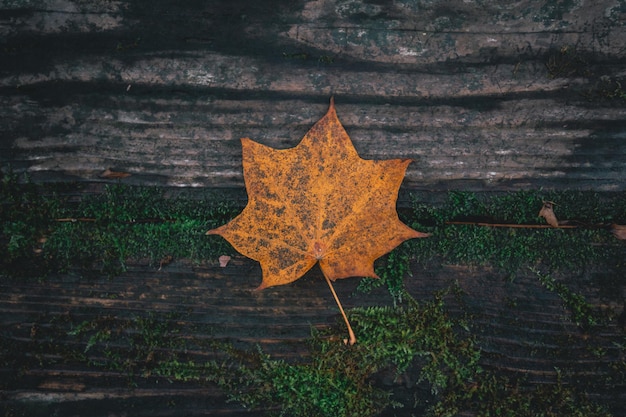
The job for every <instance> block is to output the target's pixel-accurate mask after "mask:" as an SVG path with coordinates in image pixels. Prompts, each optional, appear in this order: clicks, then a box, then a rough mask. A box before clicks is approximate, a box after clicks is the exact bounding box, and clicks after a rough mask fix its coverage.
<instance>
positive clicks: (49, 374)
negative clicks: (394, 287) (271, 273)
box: [0, 257, 626, 417]
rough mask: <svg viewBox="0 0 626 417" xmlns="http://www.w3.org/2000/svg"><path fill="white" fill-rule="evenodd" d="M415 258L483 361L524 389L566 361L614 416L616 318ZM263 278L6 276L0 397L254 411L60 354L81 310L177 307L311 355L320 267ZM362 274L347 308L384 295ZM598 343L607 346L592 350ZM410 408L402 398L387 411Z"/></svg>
mask: <svg viewBox="0 0 626 417" xmlns="http://www.w3.org/2000/svg"><path fill="white" fill-rule="evenodd" d="M412 269H413V277H411V278H407V279H406V285H407V289H408V291H409V292H410V293H411V294H412V295H413V296H414V297H415V298H416V299H417V300H418V301H423V302H427V301H429V300H431V299H432V297H433V293H434V292H435V291H437V290H441V289H444V288H447V287H449V286H450V285H452V284H453V283H454V282H458V284H459V285H460V288H461V289H462V290H463V291H464V295H463V297H462V298H461V299H460V301H459V300H457V299H455V297H452V296H451V297H448V298H446V304H447V308H448V310H449V312H450V314H451V315H452V316H459V317H460V315H461V314H469V315H470V316H471V322H470V323H471V325H472V334H473V335H474V336H476V338H477V342H478V346H479V348H480V349H481V361H480V363H481V366H482V367H484V368H485V369H489V370H493V371H495V372H497V373H498V374H499V375H506V376H509V377H511V378H512V379H515V378H522V380H523V381H524V386H527V387H533V386H537V385H543V384H550V383H555V382H556V379H557V369H560V370H561V373H562V375H563V382H564V383H565V384H567V385H568V386H569V385H570V384H572V385H574V386H576V387H577V388H578V389H581V390H582V389H584V390H585V392H587V393H588V395H589V398H590V399H591V400H594V401H598V402H600V403H602V404H604V405H606V406H608V407H610V409H611V410H612V411H613V412H614V413H615V414H614V415H615V416H624V415H626V409H625V408H624V404H626V386H624V385H623V381H622V382H618V381H614V383H612V384H608V383H607V382H606V379H605V378H606V376H607V375H609V374H610V372H615V370H614V371H611V367H612V366H613V365H616V364H618V363H619V361H620V360H622V361H623V356H622V355H623V348H620V346H622V345H621V344H622V343H623V329H620V328H618V327H616V326H617V324H614V325H612V326H610V327H608V328H604V329H603V330H602V332H600V333H597V332H596V333H594V334H593V335H590V334H588V333H586V332H585V331H583V330H581V328H580V327H578V326H576V325H575V324H574V323H573V322H572V321H571V319H570V312H569V311H568V310H567V309H565V308H564V307H563V303H562V301H561V299H560V298H559V297H558V295H556V294H555V293H553V292H551V291H548V290H547V289H545V288H544V287H542V286H541V284H540V283H539V281H538V279H537V277H536V276H534V275H532V274H519V275H518V276H517V277H516V279H515V280H505V279H503V277H502V275H501V274H499V273H497V272H496V271H492V270H490V269H485V268H468V267H461V266H453V265H450V266H444V267H443V268H440V269H436V270H424V269H423V268H421V267H419V266H417V265H414V266H413V268H412ZM569 279H570V281H569V282H568V285H569V286H570V287H571V288H573V289H576V290H577V291H579V293H580V294H582V295H584V296H585V297H586V299H587V300H588V301H589V302H590V303H591V304H592V305H594V308H599V307H603V308H607V304H606V300H605V299H603V298H602V297H601V294H599V292H598V290H597V289H595V288H594V287H592V286H588V282H587V281H586V280H585V278H582V277H579V278H577V279H576V280H575V281H574V280H573V278H572V277H570V278H569ZM260 281H261V271H260V268H259V267H258V265H257V264H256V263H255V262H253V261H250V260H247V259H245V258H240V257H236V258H235V259H233V260H232V262H231V263H230V264H229V265H228V266H227V267H226V268H220V267H219V266H217V265H216V264H214V263H208V264H205V265H197V264H196V265H194V264H190V263H187V262H183V261H178V262H174V263H172V264H170V265H168V266H166V267H164V268H163V269H161V270H158V269H157V268H156V267H149V266H146V265H135V266H132V267H131V268H130V269H129V271H128V272H126V273H124V274H122V275H120V276H119V277H116V278H107V277H98V276H94V277H92V278H86V277H80V276H78V275H75V274H66V275H57V276H53V277H50V278H49V279H47V280H46V281H43V282H41V281H23V280H22V281H4V282H3V283H2V285H1V286H0V326H1V328H2V332H3V333H2V336H3V343H7V344H10V346H12V348H13V349H11V351H12V352H15V351H16V350H15V346H19V347H21V349H17V352H18V353H17V356H18V357H14V356H13V355H16V354H15V353H12V356H11V357H10V358H5V362H4V364H3V366H2V369H0V372H1V374H2V375H3V381H4V382H3V384H4V385H3V389H2V390H0V395H1V397H0V406H2V407H5V410H13V411H12V412H13V413H14V414H12V415H22V414H20V412H23V410H27V411H28V412H27V413H26V414H25V415H30V416H48V415H80V416H83V415H84V416H90V417H97V416H111V415H120V416H121V415H135V416H154V415H160V416H184V415H207V416H208V415H229V416H239V415H249V411H247V410H245V409H242V408H241V407H240V406H238V405H237V404H236V403H227V402H226V397H225V393H224V392H222V391H220V390H219V389H217V388H216V387H214V386H213V385H210V384H209V385H206V384H202V383H198V382H191V383H186V384H185V383H174V384H172V383H171V382H168V379H167V378H163V377H158V376H156V375H148V376H146V375H135V376H132V377H129V375H128V374H127V373H126V371H125V370H123V369H122V370H120V371H116V370H114V369H108V368H99V367H97V366H88V365H87V363H86V361H85V360H78V359H72V356H71V355H68V353H67V352H69V351H71V349H75V350H77V352H82V351H83V349H84V346H85V343H86V340H85V338H83V339H81V338H80V337H72V336H71V335H70V332H71V331H72V330H73V329H76V326H77V325H78V324H80V323H82V322H83V321H90V322H93V321H95V320H98V319H102V318H106V320H109V321H110V323H109V322H108V323H109V324H108V326H110V327H111V328H115V327H116V322H117V323H118V324H117V326H119V323H120V322H121V321H123V320H125V319H129V318H132V317H148V316H149V315H150V314H160V315H161V317H163V316H164V315H165V314H166V313H177V314H178V316H177V318H175V319H173V320H176V325H177V327H178V328H179V329H180V331H181V333H180V334H179V336H182V337H190V338H191V337H193V338H203V337H212V338H216V339H220V340H230V341H232V342H234V343H235V344H236V345H238V346H242V347H244V346H247V347H248V348H251V349H253V348H254V345H255V344H258V345H259V346H260V347H261V348H262V349H263V350H264V351H265V352H267V353H269V354H271V355H272V357H273V358H275V359H285V360H294V359H296V358H299V357H302V355H306V354H307V348H306V339H307V338H308V337H310V334H311V328H315V327H317V328H324V327H327V326H329V325H331V324H334V323H337V321H338V320H340V317H339V312H338V310H337V307H336V305H335V304H334V301H333V299H332V296H331V294H330V291H329V289H328V287H327V285H326V284H325V282H324V280H323V277H322V275H321V272H320V271H319V269H318V268H317V267H316V268H314V269H313V270H311V272H310V273H308V274H307V275H306V276H305V277H303V278H302V279H300V280H298V281H296V282H294V283H293V284H291V285H287V286H280V287H272V288H269V289H267V290H264V291H262V292H254V291H253V289H254V288H255V287H256V286H257V285H258V283H260ZM357 283H358V279H349V280H339V281H337V282H336V284H335V288H336V290H337V292H338V294H339V297H340V298H341V300H342V302H343V304H344V307H345V308H352V307H355V306H368V305H391V303H392V300H391V297H390V295H389V293H387V291H386V290H385V289H382V288H381V289H378V290H375V291H373V292H372V293H369V294H363V293H361V292H357V291H355V290H356V286H357ZM613 307H615V308H617V307H619V306H613ZM53 328H54V331H53ZM52 334H56V335H57V336H56V337H55V338H52V336H51V335H52ZM59 335H60V336H59ZM63 335H65V336H63ZM357 337H358V335H357ZM51 343H54V345H55V346H51V345H50V344H51ZM106 343H108V342H106V341H100V342H97V344H96V347H94V348H93V350H92V351H90V352H88V355H87V356H88V357H90V358H91V360H93V361H96V362H97V361H98V360H105V359H104V358H102V357H99V356H98V353H97V352H98V345H100V346H102V345H105V344H106ZM111 343H115V337H113V341H112V342H111ZM60 347H61V348H60ZM598 350H602V351H603V352H604V353H603V354H602V355H595V354H594V351H598ZM59 352H66V353H65V354H59ZM186 354H187V355H189V356H188V357H189V358H190V359H192V360H194V361H195V362H196V363H203V362H204V361H206V360H208V359H211V358H214V356H212V354H211V352H210V351H206V350H203V349H199V348H198V349H194V348H191V349H190V350H189V351H188V352H186ZM141 360H146V359H145V357H142V359H141ZM11 363H15V364H17V365H19V366H17V368H16V367H14V366H12V365H11ZM7 364H9V366H7ZM615 375H618V373H617V374H615ZM415 378H416V376H415V375H408V376H407V378H400V379H399V380H398V381H396V382H394V383H392V382H390V381H377V383H385V384H386V388H387V389H390V390H393V391H394V393H395V395H399V396H400V398H402V395H403V392H404V391H403V390H404V389H405V387H404V385H405V384H406V381H414V380H415ZM410 395H413V394H410ZM124 412H126V413H128V414H123V413H124ZM414 412H415V410H413V409H412V408H411V407H410V406H407V408H404V409H400V410H398V411H397V412H396V414H395V415H397V416H411V415H413V413H414Z"/></svg>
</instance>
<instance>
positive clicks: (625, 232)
mask: <svg viewBox="0 0 626 417" xmlns="http://www.w3.org/2000/svg"><path fill="white" fill-rule="evenodd" d="M611 233H613V236H615V237H616V238H617V239H619V240H626V225H623V224H615V223H613V224H612V225H611Z"/></svg>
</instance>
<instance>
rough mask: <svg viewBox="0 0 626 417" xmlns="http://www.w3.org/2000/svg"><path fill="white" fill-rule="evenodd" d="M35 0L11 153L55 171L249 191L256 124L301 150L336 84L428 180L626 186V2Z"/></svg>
mask: <svg viewBox="0 0 626 417" xmlns="http://www.w3.org/2000/svg"><path fill="white" fill-rule="evenodd" d="M18 3H19V2H17V3H15V4H13V3H10V4H5V5H3V6H2V9H0V11H1V12H2V13H0V22H1V24H0V31H1V32H0V33H2V34H3V35H4V41H3V50H2V51H1V52H0V54H1V57H0V58H1V62H2V63H1V64H0V90H1V91H2V95H1V97H0V120H2V121H1V122H0V123H1V130H2V132H3V133H2V138H1V139H0V149H1V151H0V152H1V156H0V163H1V164H2V168H3V169H5V170H6V169H8V167H9V166H12V167H13V168H14V169H15V170H16V171H19V172H21V171H26V172H30V173H31V174H32V175H33V177H34V178H35V179H36V180H60V179H61V180H62V179H78V180H88V181H99V180H100V179H99V174H100V173H102V172H103V171H104V170H106V169H107V168H114V169H116V170H119V171H126V172H130V173H131V174H133V176H132V177H131V178H129V179H127V180H125V181H127V182H130V183H141V184H157V185H174V186H201V187H235V188H237V187H241V186H242V176H241V168H240V164H241V159H240V147H239V141H238V139H239V138H241V137H251V138H253V139H255V140H257V141H260V142H262V143H265V144H267V145H271V146H275V147H279V148H285V147H290V146H294V145H295V144H296V143H297V142H298V141H299V140H300V138H301V137H302V136H303V134H304V133H305V132H306V131H307V129H308V128H309V127H310V126H311V125H312V124H313V123H314V122H315V121H316V120H317V119H319V117H321V116H322V115H323V114H324V112H325V109H326V106H327V103H328V98H329V96H330V95H335V97H336V101H337V106H338V112H339V117H340V119H341V120H342V122H343V123H344V125H345V126H346V129H347V130H348V132H349V134H351V135H352V137H353V140H354V142H355V146H356V147H357V149H358V150H359V152H360V153H361V154H362V155H363V156H364V157H367V158H395V157H408V158H413V159H415V160H416V163H415V164H413V165H411V166H410V167H409V170H408V172H407V179H406V182H405V187H406V188H408V189H442V188H444V189H447V188H464V189H465V188H474V189H480V188H484V187H489V188H490V189H493V190H498V189H508V188H510V187H538V186H544V187H556V188H565V187H577V188H590V187H592V188H596V189H603V190H622V189H624V182H623V181H622V180H621V179H622V178H623V177H624V173H625V172H626V167H625V164H626V162H624V161H625V160H626V158H624V154H625V153H626V152H625V151H626V148H625V145H624V135H625V134H626V133H625V131H624V126H623V120H626V109H625V106H624V100H623V99H619V98H609V97H608V96H609V95H610V94H609V91H608V90H607V89H613V90H618V95H619V94H623V91H622V90H621V87H619V85H620V84H617V82H619V81H620V80H622V79H623V77H624V70H623V64H624V58H625V56H624V50H625V49H624V48H625V46H626V36H625V35H624V33H625V32H624V30H623V29H624V20H625V12H624V11H623V7H621V6H620V3H619V2H618V1H614V0H603V1H600V2H594V3H593V4H588V3H578V2H571V3H563V4H561V3H555V2H551V1H545V2H541V3H536V2H531V1H521V2H520V1H516V2H504V3H502V2H498V4H497V5H491V4H490V5H487V4H483V3H482V2H465V1H460V0H459V1H453V2H376V3H361V2H352V1H330V0H325V1H311V2H304V1H302V2H296V3H291V2H278V3H276V5H275V7H272V8H266V7H263V6H260V5H257V4H255V3H254V2H250V1H243V0H241V1H236V2H228V3H225V2H210V3H208V4H207V3H206V2H187V3H185V4H176V5H172V4H169V2H150V4H149V5H148V4H144V3H143V2H85V1H81V2H72V1H69V0H66V1H55V2H48V1H43V0H42V1H41V2H39V3H37V6H35V5H34V4H30V3H29V4H26V5H19V4H18ZM611 92H614V91H611Z"/></svg>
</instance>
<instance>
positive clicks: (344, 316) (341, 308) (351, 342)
mask: <svg viewBox="0 0 626 417" xmlns="http://www.w3.org/2000/svg"><path fill="white" fill-rule="evenodd" d="M324 278H326V282H327V283H328V286H329V287H330V291H331V292H332V293H333V297H335V302H336V303H337V305H338V306H339V311H340V312H341V315H342V316H343V320H344V321H345V322H346V326H347V327H348V334H349V335H350V340H349V341H348V343H349V344H350V345H353V344H355V343H356V336H355V335H354V332H353V331H352V326H350V322H349V321H348V316H346V312H345V311H343V307H342V306H341V302H340V301H339V297H337V293H336V292H335V288H333V284H332V283H331V282H330V279H329V278H328V277H327V276H326V274H324Z"/></svg>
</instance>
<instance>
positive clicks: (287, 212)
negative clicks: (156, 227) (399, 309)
mask: <svg viewBox="0 0 626 417" xmlns="http://www.w3.org/2000/svg"><path fill="white" fill-rule="evenodd" d="M241 142H242V148H243V174H244V181H245V185H246V190H247V192H248V204H247V205H246V207H245V208H244V210H243V211H242V212H241V214H239V215H238V216H237V217H235V218H234V219H233V220H232V221H231V222H229V223H228V224H226V225H224V226H221V227H218V228H217V229H213V230H209V231H208V232H207V234H218V235H221V236H223V237H224V238H225V239H226V240H228V241H229V242H230V243H231V244H232V245H233V247H234V248H235V249H236V250H237V251H238V252H240V253H241V254H243V255H245V256H247V257H249V258H252V259H254V260H256V261H258V262H259V263H260V264H261V269H262V271H263V280H262V282H261V285H260V286H259V287H258V288H257V289H263V288H267V287H271V286H275V285H282V284H288V283H290V282H293V281H295V280H297V279H298V278H300V277H302V276H303V275H304V274H305V273H306V272H307V271H308V270H309V269H311V268H312V267H313V266H314V265H315V264H316V263H317V262H318V261H319V264H320V267H321V270H322V273H323V274H324V277H325V278H326V279H327V281H328V280H332V281H334V280H336V279H339V278H347V277H354V276H361V277H373V278H377V275H376V273H375V272H374V260H376V259H377V258H379V257H380V256H382V255H384V254H385V253H387V252H390V251H391V250H392V249H393V248H395V247H396V246H398V245H399V244H400V243H402V242H403V241H405V240H407V239H410V238H416V237H425V236H428V234H426V233H421V232H418V231H415V230H413V229H411V228H409V227H408V226H406V225H405V224H404V223H402V222H401V221H400V219H399V218H398V214H397V212H396V201H397V197H398V190H399V188H400V184H401V182H402V179H403V178H404V173H405V171H406V168H407V166H408V165H409V163H410V162H411V161H410V160H409V159H391V160H386V161H375V160H365V159H362V158H361V157H359V155H358V154H357V152H356V149H355V148H354V146H353V145H352V141H351V140H350V137H349V136H348V134H347V133H346V131H345V130H344V128H343V126H342V125H341V123H340V122H339V119H337V114H336V112H335V106H334V102H333V100H332V99H331V101H330V107H329V109H328V112H327V113H326V115H325V116H324V117H323V118H322V119H320V120H319V121H318V122H317V123H316V124H315V125H314V126H313V127H312V128H311V130H309V131H308V132H307V134H306V135H305V136H304V138H303V139H302V141H301V142H300V143H299V144H298V145H297V146H296V147H295V148H291V149H285V150H277V149H273V148H270V147H267V146H264V145H261V144H259V143H257V142H254V141H252V140H250V139H248V138H243V139H241ZM328 283H329V285H330V281H328ZM331 290H332V291H333V295H335V299H336V301H337V303H338V304H339V300H338V299H337V298H336V294H335V293H334V290H333V288H332V285H331ZM339 305H340V304H339ZM340 309H341V305H340ZM342 312H343V311H342ZM348 326H349V325H348ZM351 343H353V342H352V341H351Z"/></svg>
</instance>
